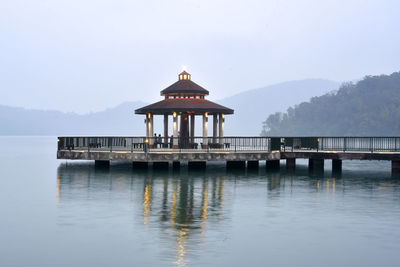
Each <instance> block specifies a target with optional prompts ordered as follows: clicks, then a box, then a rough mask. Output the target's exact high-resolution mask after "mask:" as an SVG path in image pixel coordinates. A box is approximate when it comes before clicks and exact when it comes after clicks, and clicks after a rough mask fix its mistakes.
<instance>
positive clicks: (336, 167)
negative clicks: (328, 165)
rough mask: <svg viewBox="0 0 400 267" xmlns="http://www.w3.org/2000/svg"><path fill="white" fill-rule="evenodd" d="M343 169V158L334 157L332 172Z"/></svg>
mask: <svg viewBox="0 0 400 267" xmlns="http://www.w3.org/2000/svg"><path fill="white" fill-rule="evenodd" d="M341 171H342V160H341V159H333V160H332V172H341Z"/></svg>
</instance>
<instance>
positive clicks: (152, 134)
mask: <svg viewBox="0 0 400 267" xmlns="http://www.w3.org/2000/svg"><path fill="white" fill-rule="evenodd" d="M149 115H150V120H149V137H150V140H149V145H150V147H153V146H154V141H155V140H154V125H153V121H154V120H153V114H151V113H149Z"/></svg>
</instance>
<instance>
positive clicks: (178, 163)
mask: <svg viewBox="0 0 400 267" xmlns="http://www.w3.org/2000/svg"><path fill="white" fill-rule="evenodd" d="M180 167H181V162H180V161H173V162H172V168H173V169H179V168H180Z"/></svg>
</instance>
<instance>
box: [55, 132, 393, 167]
mask: <svg viewBox="0 0 400 267" xmlns="http://www.w3.org/2000/svg"><path fill="white" fill-rule="evenodd" d="M172 139H173V138H172ZM189 139H190V140H189ZM189 139H188V140H186V141H185V140H182V139H181V138H179V140H176V141H175V140H171V139H169V140H162V142H158V141H157V138H154V140H152V141H150V140H149V137H108V136H107V137H58V140H57V141H58V150H57V158H58V159H68V160H92V161H95V162H96V165H98V166H109V164H110V161H125V162H132V164H133V166H134V167H135V168H147V167H148V166H149V163H151V164H152V166H153V168H169V167H173V168H179V166H180V164H181V163H182V162H185V163H186V162H187V164H188V166H189V168H206V166H207V162H224V163H226V166H227V167H228V168H245V167H248V168H257V167H258V166H259V162H261V161H265V162H266V168H267V169H274V168H275V169H276V168H279V167H280V161H281V160H285V161H286V168H288V169H295V167H296V159H308V161H309V168H310V169H313V170H324V166H325V162H326V161H328V160H329V161H330V163H331V164H332V170H333V171H340V170H341V169H342V161H343V160H371V161H374V160H387V161H391V162H392V171H393V172H394V173H400V137H223V138H222V140H221V141H222V142H218V143H213V137H209V138H208V140H207V142H208V145H207V146H206V147H205V146H204V145H203V144H202V142H203V141H204V137H193V138H189ZM165 141H167V142H165ZM182 141H183V142H182ZM218 141H220V140H218ZM188 143H190V144H191V145H190V146H188Z"/></svg>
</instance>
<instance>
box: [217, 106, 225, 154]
mask: <svg viewBox="0 0 400 267" xmlns="http://www.w3.org/2000/svg"><path fill="white" fill-rule="evenodd" d="M224 120H225V119H224V114H222V113H220V114H219V127H218V128H219V144H220V145H221V147H222V146H223V145H224Z"/></svg>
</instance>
